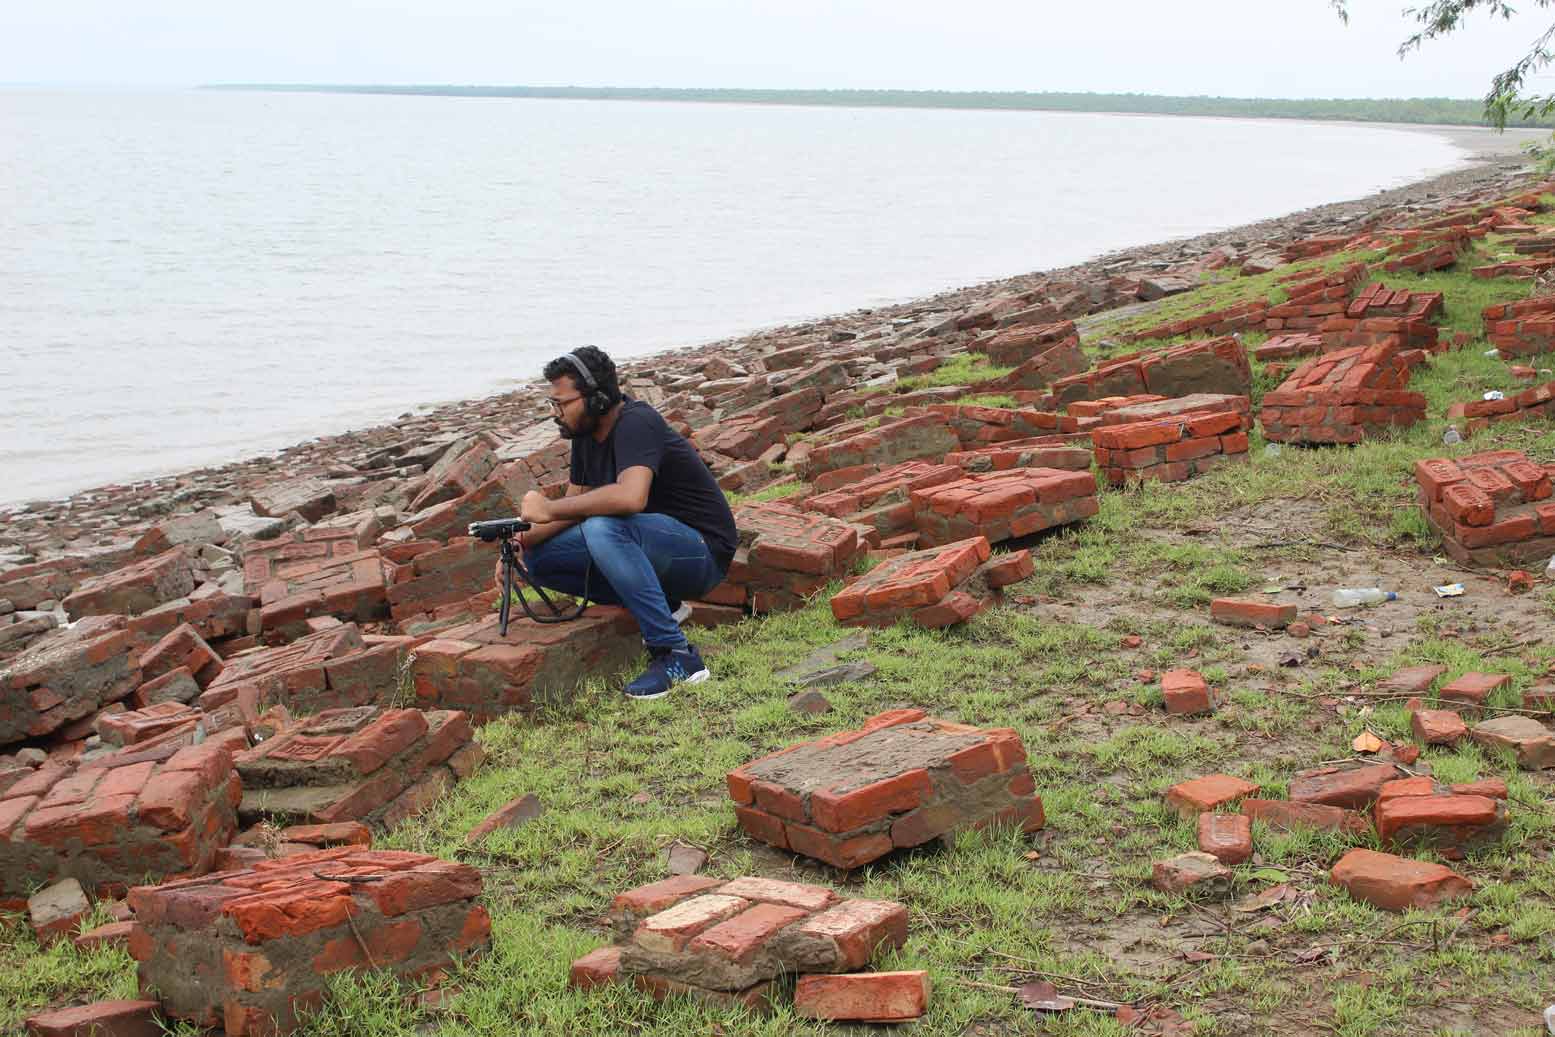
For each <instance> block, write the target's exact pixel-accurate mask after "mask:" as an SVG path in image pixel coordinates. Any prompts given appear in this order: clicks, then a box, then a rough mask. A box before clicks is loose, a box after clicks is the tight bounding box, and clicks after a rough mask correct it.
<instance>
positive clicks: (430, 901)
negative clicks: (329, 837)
mask: <svg viewBox="0 0 1555 1037" xmlns="http://www.w3.org/2000/svg"><path fill="white" fill-rule="evenodd" d="M481 888H482V884H481V878H480V873H479V872H478V871H477V870H476V869H475V868H473V867H470V866H468V865H463V864H456V863H454V862H450V861H441V860H438V859H437V858H435V857H429V856H426V855H423V854H416V853H404V852H392V851H374V850H365V849H361V848H359V847H349V846H348V847H340V848H335V849H329V850H319V851H315V852H311V853H303V854H297V855H293V856H288V857H283V858H279V859H276V860H270V861H264V862H262V863H260V864H257V865H255V866H254V867H253V868H250V869H247V870H241V871H228V872H222V873H219V874H215V875H210V876H207V877H205V878H200V879H191V880H186V881H182V882H173V883H167V884H164V885H162V886H146V887H137V888H136V889H133V890H131V891H130V897H129V899H130V904H131V906H132V907H133V908H134V910H135V913H136V918H137V921H138V924H139V926H140V927H141V929H142V931H143V935H142V936H140V937H137V938H136V939H135V940H133V941H131V944H130V951H131V954H132V955H133V956H134V957H135V958H136V960H137V962H138V971H139V976H140V980H141V983H142V986H143V987H145V988H150V989H155V990H157V991H158V993H159V995H160V997H161V1000H162V1005H163V1010H164V1012H166V1013H167V1014H168V1015H170V1016H171V1017H173V1018H175V1019H180V1020H186V1021H188V1022H190V1023H193V1024H195V1025H198V1026H209V1025H213V1024H219V1023H224V1024H225V1026H226V1029H227V1031H228V1033H233V1032H234V1026H235V1025H236V1027H237V1033H239V1034H248V1033H287V1032H290V1031H291V1030H293V1029H295V1028H296V1026H297V1025H298V1022H299V1020H298V1010H299V1008H303V1007H307V1006H310V1005H318V1004H320V1003H322V1001H323V1000H324V999H325V998H326V997H327V996H328V984H327V977H328V976H329V975H331V974H333V973H336V972H339V971H341V970H344V969H350V968H360V967H367V966H372V967H376V968H378V969H381V970H385V971H387V972H389V973H391V974H394V975H397V976H400V977H402V978H404V979H407V980H408V979H413V978H417V977H435V976H437V975H439V974H442V973H445V972H448V971H450V970H451V969H452V968H453V966H454V962H455V960H456V959H459V958H465V957H470V956H474V955H478V954H480V953H481V952H483V951H484V950H485V948H486V947H487V946H489V943H490V929H491V920H490V916H489V915H488V914H487V912H486V909H485V908H484V907H482V906H481V905H480V904H478V903H477V902H476V898H477V897H478V896H479V895H480V893H481ZM175 947H176V948H177V950H176V953H173V952H171V951H170V950H169V948H175Z"/></svg>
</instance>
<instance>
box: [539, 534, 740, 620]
mask: <svg viewBox="0 0 1555 1037" xmlns="http://www.w3.org/2000/svg"><path fill="white" fill-rule="evenodd" d="M524 564H525V565H526V566H528V567H529V574H530V575H531V576H532V577H534V579H535V581H536V582H537V583H539V584H540V585H541V586H542V587H544V588H545V589H546V590H554V591H559V592H561V593H562V594H571V595H572V596H573V597H582V596H583V594H584V586H583V580H584V573H585V572H587V574H588V598H589V600H590V601H593V602H597V603H599V604H601V605H622V606H625V608H626V610H627V611H628V612H630V613H631V614H632V618H633V619H635V620H637V625H638V626H639V627H640V628H641V629H642V634H643V640H644V641H645V642H647V644H648V647H650V648H684V647H685V645H686V635H685V634H683V633H681V632H680V626H679V625H678V624H677V623H676V622H675V620H674V619H673V618H672V617H671V616H670V612H671V611H672V610H673V609H674V608H675V607H676V606H678V605H679V604H680V603H681V602H682V601H684V600H685V599H687V598H695V597H699V596H700V595H703V594H706V593H707V592H708V591H710V590H712V589H713V588H714V587H716V586H717V585H718V583H719V582H720V581H721V580H722V579H723V577H724V574H723V573H722V572H721V571H720V570H719V568H718V563H717V562H716V561H714V560H713V555H712V552H711V551H709V550H708V549H707V543H706V542H705V541H704V540H703V539H702V534H700V533H698V532H697V531H696V530H694V529H692V528H691V527H690V526H688V525H686V524H685V523H684V522H681V521H680V520H679V519H675V518H671V517H670V516H668V515H661V514H658V513H650V512H639V513H638V514H636V515H623V516H613V515H611V516H606V515H596V516H594V517H592V518H586V519H584V520H583V521H582V522H580V523H578V524H577V525H575V526H572V527H570V528H568V529H565V530H563V531H562V532H560V533H558V534H556V535H555V536H553V537H551V539H549V540H547V541H546V542H545V543H543V544H540V545H539V546H538V547H531V548H529V549H528V550H526V551H525V552H524ZM671 601H673V602H674V604H673V605H672V604H670V602H671Z"/></svg>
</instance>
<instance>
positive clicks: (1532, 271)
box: [1469, 257, 1555, 281]
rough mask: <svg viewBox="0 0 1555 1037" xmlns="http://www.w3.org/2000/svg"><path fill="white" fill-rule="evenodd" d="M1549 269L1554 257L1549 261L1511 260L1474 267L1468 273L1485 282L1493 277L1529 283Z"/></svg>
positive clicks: (1552, 264) (1553, 264) (1554, 265)
mask: <svg viewBox="0 0 1555 1037" xmlns="http://www.w3.org/2000/svg"><path fill="white" fill-rule="evenodd" d="M1551 267H1555V257H1551V258H1549V259H1513V260H1508V261H1506V262H1504V263H1487V264H1486V265H1485V266H1477V267H1475V268H1474V269H1472V270H1470V271H1469V273H1471V274H1473V275H1474V276H1475V277H1478V278H1482V279H1486V280H1488V279H1490V278H1493V277H1509V278H1512V279H1513V280H1518V281H1531V280H1533V279H1534V278H1536V277H1538V276H1539V275H1540V274H1542V273H1544V271H1546V270H1548V269H1550V268H1551Z"/></svg>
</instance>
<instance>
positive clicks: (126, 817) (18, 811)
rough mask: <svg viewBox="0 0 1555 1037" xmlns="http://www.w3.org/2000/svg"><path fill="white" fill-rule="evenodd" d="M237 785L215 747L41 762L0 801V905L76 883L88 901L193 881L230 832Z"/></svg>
mask: <svg viewBox="0 0 1555 1037" xmlns="http://www.w3.org/2000/svg"><path fill="white" fill-rule="evenodd" d="M240 796H241V784H240V782H239V779H238V777H237V776H236V774H235V773H233V769H232V757H231V754H230V753H229V752H228V751H227V750H226V749H224V748H221V747H220V746H219V745H216V744H214V743H207V744H205V745H201V746H197V747H193V748H191V749H177V748H175V747H169V748H164V749H158V750H154V751H146V752H129V753H120V754H114V755H110V756H106V757H102V758H100V759H96V760H91V761H88V762H85V763H78V762H74V761H73V762H71V763H69V764H64V765H58V764H56V765H46V766H45V767H43V768H40V769H39V770H38V771H35V772H34V774H33V776H32V777H31V778H29V779H26V780H24V781H22V782H19V783H16V784H14V785H12V786H11V788H10V789H8V790H7V791H6V792H5V797H6V798H5V799H4V801H3V802H0V904H11V905H15V904H17V903H19V902H20V901H21V900H23V899H25V897H26V895H27V891H28V890H29V889H30V888H32V887H35V886H37V885H40V884H47V883H49V882H53V881H55V880H57V879H61V878H73V879H76V880H78V881H80V883H81V884H82V886H83V887H84V888H85V889H86V890H87V891H89V892H91V893H93V894H94V895H99V896H108V895H113V894H115V893H118V892H122V890H124V889H125V888H126V887H127V886H128V885H130V884H133V883H135V882H137V881H141V880H143V879H144V878H145V877H146V876H148V875H151V876H176V875H198V874H201V873H203V872H204V871H205V870H207V869H209V868H210V867H211V865H212V863H213V861H214V859H215V855H216V852H217V850H218V849H219V848H220V847H222V846H224V845H226V843H227V841H228V840H230V839H231V837H232V834H233V832H234V830H235V829H236V827H237V820H236V807H237V802H238V799H239V797H240Z"/></svg>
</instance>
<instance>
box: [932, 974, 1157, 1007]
mask: <svg viewBox="0 0 1555 1037" xmlns="http://www.w3.org/2000/svg"><path fill="white" fill-rule="evenodd" d="M951 982H952V983H954V984H956V985H957V986H963V987H974V988H976V989H978V990H993V991H996V992H998V993H1000V994H1013V995H1015V996H1016V997H1019V996H1020V987H1006V986H1003V985H1001V984H998V983H980V982H978V981H977V980H975V979H952V980H951ZM1058 996H1059V997H1062V998H1065V999H1067V1000H1069V1001H1073V1002H1074V1004H1075V1007H1076V1008H1094V1009H1096V1010H1097V1011H1101V1012H1116V1011H1117V1010H1118V1009H1120V1008H1127V1007H1129V1005H1128V1004H1127V1003H1125V1002H1122V1001H1099V1000H1097V999H1095V998H1089V997H1074V996H1073V995H1071V994H1059V995H1058Z"/></svg>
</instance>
